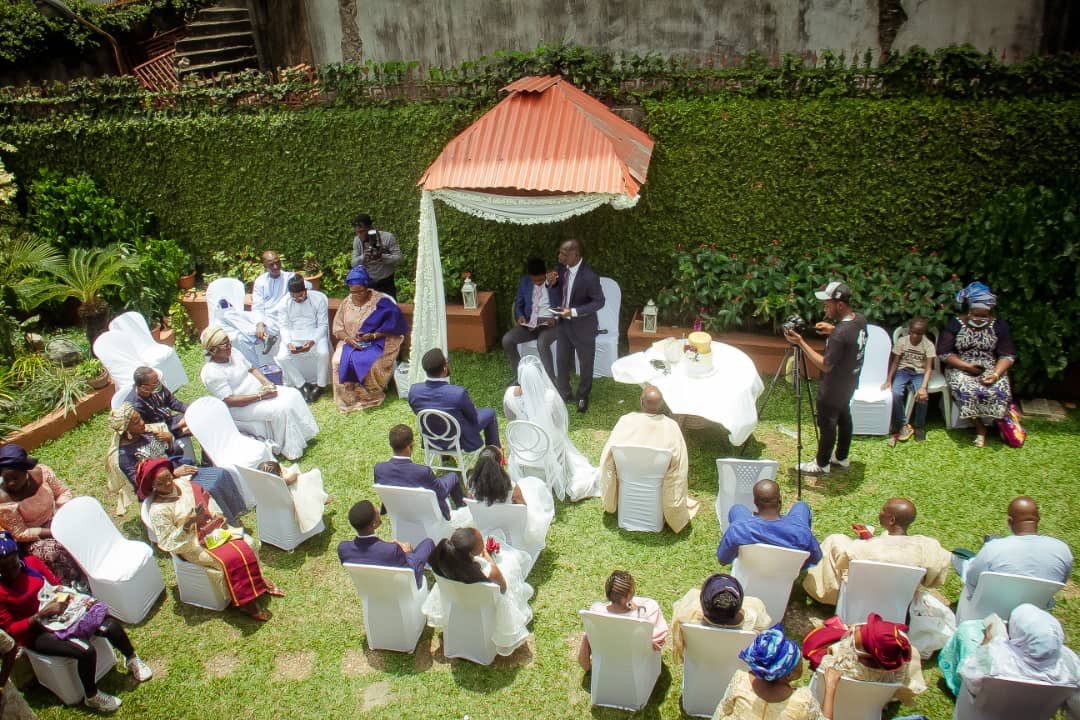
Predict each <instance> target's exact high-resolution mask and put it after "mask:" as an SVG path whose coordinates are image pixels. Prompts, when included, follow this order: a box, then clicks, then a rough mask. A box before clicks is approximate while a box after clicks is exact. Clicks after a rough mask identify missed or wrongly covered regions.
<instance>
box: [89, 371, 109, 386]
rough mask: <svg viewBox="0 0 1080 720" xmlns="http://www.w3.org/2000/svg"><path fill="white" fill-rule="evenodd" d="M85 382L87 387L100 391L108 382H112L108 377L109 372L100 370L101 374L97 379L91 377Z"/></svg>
mask: <svg viewBox="0 0 1080 720" xmlns="http://www.w3.org/2000/svg"><path fill="white" fill-rule="evenodd" d="M86 382H87V384H88V385H90V387H92V388H94V389H95V390H100V389H102V388H103V387H105V386H106V385H108V384H109V383H110V382H112V380H111V378H110V377H109V371H108V370H105V369H104V368H102V370H101V372H100V373H99V374H98V375H97V377H92V378H90V379H89V380H87V381H86Z"/></svg>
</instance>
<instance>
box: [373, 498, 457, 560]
mask: <svg viewBox="0 0 1080 720" xmlns="http://www.w3.org/2000/svg"><path fill="white" fill-rule="evenodd" d="M375 492H376V493H377V494H378V495H379V499H380V500H381V501H382V503H383V505H385V506H386V511H387V512H389V513H390V522H391V524H392V525H393V530H394V537H395V538H397V539H398V540H400V541H401V542H407V543H409V544H410V545H412V546H414V547H415V546H416V545H419V544H420V543H421V542H422V541H423V540H424V539H425V538H431V541H432V542H436V543H437V542H439V541H440V540H442V539H443V538H448V537H450V535H451V534H453V532H454V529H455V528H458V527H464V526H466V525H468V524H470V522H471V520H472V516H471V515H469V510H468V508H462V509H460V510H451V511H450V520H449V521H448V520H446V519H445V518H444V517H443V516H442V512H441V511H440V510H439V501H438V499H437V498H436V497H435V492H434V491H433V490H428V489H427V488H410V487H395V486H391V485H378V484H376V485H375Z"/></svg>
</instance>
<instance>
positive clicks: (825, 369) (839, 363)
mask: <svg viewBox="0 0 1080 720" xmlns="http://www.w3.org/2000/svg"><path fill="white" fill-rule="evenodd" d="M814 296H815V297H816V298H817V299H818V300H822V301H824V303H825V315H826V316H827V317H828V318H829V319H831V320H834V321H835V322H836V324H835V325H834V324H832V323H829V322H824V321H822V322H819V323H817V324H816V325H814V330H816V331H817V332H818V334H820V335H826V336H827V339H826V341H825V354H824V355H821V354H819V353H818V352H817V351H816V350H814V349H813V348H812V347H810V345H809V343H807V342H806V340H805V339H803V337H802V335H800V334H799V331H798V328H796V327H794V326H793V324H792V323H791V322H788V323H785V324H784V339H786V340H787V341H788V342H789V343H791V344H792V345H798V346H799V347H800V348H801V349H802V351H803V353H804V357H806V358H807V359H809V360H810V362H812V363H813V364H814V366H815V367H817V368H818V369H819V370H821V382H820V385H819V386H818V395H817V421H818V448H817V457H816V458H814V459H813V460H807V461H806V462H804V463H802V464H801V465H800V468H801V470H802V472H804V473H806V474H808V475H827V474H828V473H829V466H830V464H831V465H837V466H839V467H841V468H847V467H848V466H849V465H850V464H851V461H850V460H849V459H848V451H849V450H850V448H851V435H852V423H851V396H852V395H853V394H854V393H855V387H856V386H857V385H858V384H859V371H860V370H862V363H863V354H864V352H865V349H866V318H865V317H863V316H862V315H860V314H859V313H857V312H855V311H854V310H852V308H851V305H850V304H849V302H850V300H851V288H849V287H848V286H847V285H845V284H844V283H842V282H837V281H833V282H831V283H829V284H828V286H826V288H825V289H824V290H823V291H820V292H816V293H814ZM834 442H835V443H836V451H835V452H833V443H834Z"/></svg>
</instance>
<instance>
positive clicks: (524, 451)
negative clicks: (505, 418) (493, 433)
mask: <svg viewBox="0 0 1080 720" xmlns="http://www.w3.org/2000/svg"><path fill="white" fill-rule="evenodd" d="M506 444H507V445H509V446H510V460H511V461H512V462H513V463H514V464H515V465H517V466H518V467H519V468H529V470H530V471H531V472H529V473H528V474H529V475H532V476H534V477H538V478H542V479H544V480H545V481H546V482H547V483H548V486H549V487H550V486H551V479H550V478H548V477H547V471H546V468H545V465H546V458H547V456H548V453H549V452H550V449H551V438H549V437H548V434H547V431H546V430H544V428H543V427H541V426H540V425H537V424H536V423H534V422H529V421H528V420H512V421H510V422H509V423H507V425H506Z"/></svg>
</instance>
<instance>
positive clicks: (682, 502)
mask: <svg viewBox="0 0 1080 720" xmlns="http://www.w3.org/2000/svg"><path fill="white" fill-rule="evenodd" d="M663 404H664V398H663V396H662V395H661V394H660V391H659V390H657V389H656V388H655V387H653V386H652V385H646V386H645V389H644V390H642V392H641V410H642V412H633V413H628V414H626V415H623V416H622V417H621V418H619V422H617V423H615V427H614V428H613V429H612V431H611V435H610V436H609V437H608V441H607V444H605V445H604V451H603V452H602V453H601V454H600V497H601V500H602V501H603V504H604V512H615V511H616V510H618V507H619V476H618V473H617V472H616V470H615V457H614V456H613V455H612V453H611V448H612V447H613V446H615V445H643V446H646V447H654V448H662V449H665V450H671V462H670V463H669V464H668V469H667V472H666V473H665V474H664V480H663V488H662V490H661V505H662V507H663V511H664V521H665V522H666V523H667V524H668V527H670V528H671V529H672V530H673V531H674V532H680V531H681V530H682V529H683V528H684V527H686V525H687V524H688V523H689V522H690V518H692V517H694V515H696V514H697V511H698V509H699V508H700V505H699V504H698V501H697V500H694V499H693V498H691V497H690V496H689V483H688V481H687V456H686V441H685V440H683V436H682V430H680V429H679V424H678V423H677V422H675V421H674V420H672V419H671V418H669V417H667V416H666V415H663V414H661V412H660V410H661V408H662V407H663Z"/></svg>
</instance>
